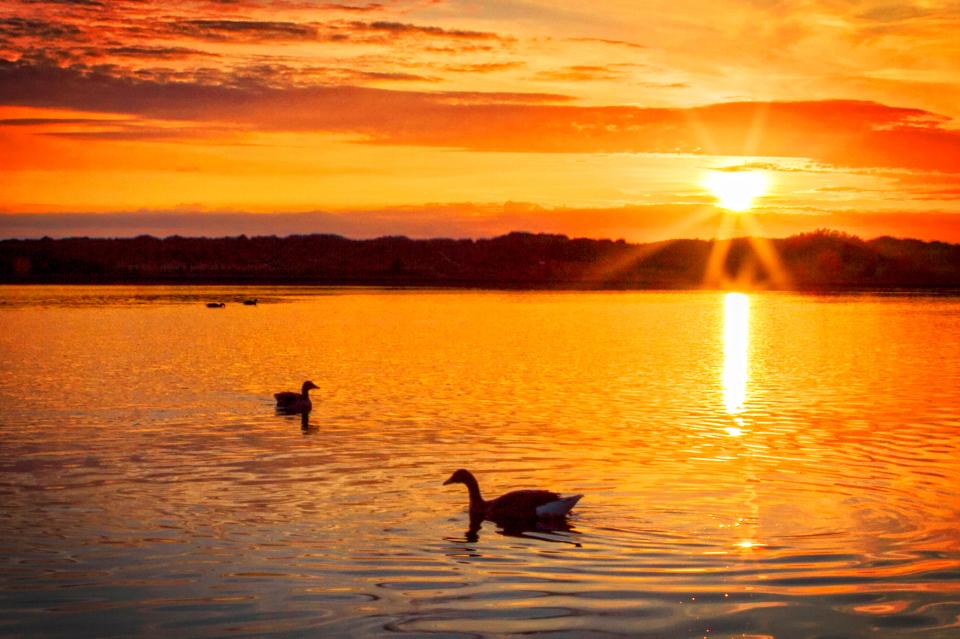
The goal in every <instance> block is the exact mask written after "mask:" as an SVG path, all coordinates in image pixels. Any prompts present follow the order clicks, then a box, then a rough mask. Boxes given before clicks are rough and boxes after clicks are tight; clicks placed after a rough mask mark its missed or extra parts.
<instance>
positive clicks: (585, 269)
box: [0, 230, 960, 290]
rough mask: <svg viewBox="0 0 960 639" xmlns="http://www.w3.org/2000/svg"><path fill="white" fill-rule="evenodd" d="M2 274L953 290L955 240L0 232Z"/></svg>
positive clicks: (19, 279)
mask: <svg viewBox="0 0 960 639" xmlns="http://www.w3.org/2000/svg"><path fill="white" fill-rule="evenodd" d="M0 283H3V284H70V283H75V284H134V283H136V284H316V285H361V286H362V285H369V286H396V287H465V288H466V287H471V288H526V289H699V288H727V287H736V286H746V287H751V288H767V289H793V290H856V289H905V288H925V289H960V244H948V243H944V242H924V241H921V240H913V239H897V238H892V237H879V238H876V239H872V240H869V241H864V240H862V239H860V238H858V237H855V236H852V235H848V234H845V233H841V232H837V231H829V230H819V231H816V232H813V233H804V234H801V235H794V236H791V237H788V238H783V239H771V240H764V239H757V238H749V237H742V238H736V239H732V240H694V239H683V240H668V241H663V242H653V243H646V244H634V243H629V242H625V241H624V240H606V239H585V238H576V239H571V238H568V237H566V236H564V235H552V234H543V233H539V234H534V233H525V232H513V233H509V234H507V235H503V236H500V237H495V238H490V239H478V240H471V239H460V240H456V239H429V240H414V239H409V238H406V237H381V238H377V239H369V240H352V239H348V238H345V237H342V236H339V235H292V236H289V237H276V236H260V237H246V236H243V235H241V236H238V237H223V238H191V237H181V236H172V237H167V238H163V239H159V238H155V237H152V236H140V237H135V238H113V239H107V238H104V239H98V238H65V239H51V238H42V239H32V240H2V241H0Z"/></svg>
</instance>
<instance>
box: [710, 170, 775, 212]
mask: <svg viewBox="0 0 960 639" xmlns="http://www.w3.org/2000/svg"><path fill="white" fill-rule="evenodd" d="M703 185H704V186H705V187H707V189H708V190H709V191H710V192H711V193H713V195H714V196H716V198H717V201H718V204H719V205H720V206H721V207H723V208H725V209H729V210H731V211H746V210H747V209H749V208H750V207H751V206H752V205H753V200H754V198H756V197H758V196H760V195H763V194H764V193H766V192H767V187H768V185H769V179H768V178H767V174H766V173H764V172H763V171H710V173H708V174H707V177H706V178H704V180H703Z"/></svg>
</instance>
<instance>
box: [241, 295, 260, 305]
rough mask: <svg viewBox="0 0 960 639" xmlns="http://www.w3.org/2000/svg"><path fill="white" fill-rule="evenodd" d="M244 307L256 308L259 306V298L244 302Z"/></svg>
mask: <svg viewBox="0 0 960 639" xmlns="http://www.w3.org/2000/svg"><path fill="white" fill-rule="evenodd" d="M243 305H244V306H256V305H257V298H255V297H254V298H251V299H248V300H243Z"/></svg>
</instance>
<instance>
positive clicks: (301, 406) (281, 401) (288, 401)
mask: <svg viewBox="0 0 960 639" xmlns="http://www.w3.org/2000/svg"><path fill="white" fill-rule="evenodd" d="M313 388H319V387H318V386H317V385H316V384H314V383H313V382H311V381H306V382H304V383H303V386H301V387H300V392H299V393H294V392H292V391H283V392H280V393H274V394H273V398H274V399H275V400H277V410H280V411H284V412H287V413H309V412H310V410H311V409H312V408H313V403H312V402H311V401H310V390H311V389H313Z"/></svg>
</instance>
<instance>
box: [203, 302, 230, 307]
mask: <svg viewBox="0 0 960 639" xmlns="http://www.w3.org/2000/svg"><path fill="white" fill-rule="evenodd" d="M224 306H226V304H224V303H223V302H207V308H223V307H224Z"/></svg>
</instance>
